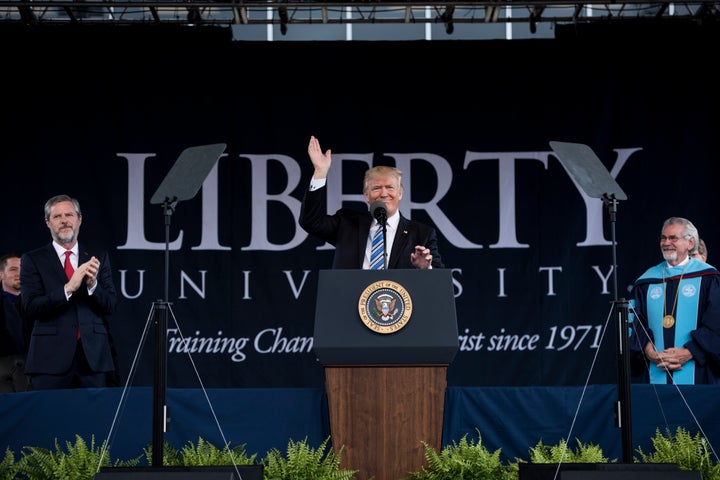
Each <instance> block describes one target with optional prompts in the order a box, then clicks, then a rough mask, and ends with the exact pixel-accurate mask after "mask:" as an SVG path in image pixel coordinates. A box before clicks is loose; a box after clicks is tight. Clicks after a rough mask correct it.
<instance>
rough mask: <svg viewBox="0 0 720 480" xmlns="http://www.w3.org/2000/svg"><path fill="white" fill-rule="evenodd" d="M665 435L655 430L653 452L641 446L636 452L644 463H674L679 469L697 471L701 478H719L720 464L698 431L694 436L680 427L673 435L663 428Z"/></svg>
mask: <svg viewBox="0 0 720 480" xmlns="http://www.w3.org/2000/svg"><path fill="white" fill-rule="evenodd" d="M665 433H666V435H662V434H661V433H660V429H657V430H655V436H654V437H653V438H652V444H653V448H654V450H655V451H654V452H652V453H648V454H646V453H645V452H643V450H642V448H641V447H638V449H637V453H638V455H639V459H640V461H641V462H644V463H675V464H677V465H678V466H679V467H680V470H690V471H698V472H700V473H701V474H702V478H703V480H720V464H718V463H717V461H713V455H712V451H711V449H710V447H709V446H708V443H707V440H706V439H705V437H703V436H700V432H698V433H696V434H695V435H694V436H693V435H691V434H690V433H689V432H688V431H687V430H685V429H684V428H682V427H678V428H677V430H676V431H675V435H673V434H671V433H670V431H669V430H667V429H666V430H665Z"/></svg>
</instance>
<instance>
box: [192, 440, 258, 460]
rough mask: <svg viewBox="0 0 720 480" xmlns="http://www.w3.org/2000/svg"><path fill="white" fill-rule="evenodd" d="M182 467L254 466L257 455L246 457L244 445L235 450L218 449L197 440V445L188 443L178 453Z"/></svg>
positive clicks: (204, 441)
mask: <svg viewBox="0 0 720 480" xmlns="http://www.w3.org/2000/svg"><path fill="white" fill-rule="evenodd" d="M180 455H181V457H182V462H183V465H185V466H199V465H254V464H255V457H256V456H257V454H253V455H251V456H248V455H247V453H246V452H245V445H239V446H237V447H235V448H232V449H231V448H230V447H229V446H228V447H225V448H223V449H219V448H217V447H216V446H214V445H213V444H211V443H209V442H207V441H206V440H203V439H202V438H198V442H197V445H193V444H192V442H188V443H187V444H186V445H185V446H184V447H183V448H182V449H181V451H180Z"/></svg>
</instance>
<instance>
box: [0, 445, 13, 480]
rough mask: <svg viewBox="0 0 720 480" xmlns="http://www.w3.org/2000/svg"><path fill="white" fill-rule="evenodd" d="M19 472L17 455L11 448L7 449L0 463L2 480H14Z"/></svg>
mask: <svg viewBox="0 0 720 480" xmlns="http://www.w3.org/2000/svg"><path fill="white" fill-rule="evenodd" d="M15 472H17V465H16V464H15V454H14V453H13V451H12V450H10V449H9V448H5V456H4V457H3V459H2V462H0V480H13V478H15Z"/></svg>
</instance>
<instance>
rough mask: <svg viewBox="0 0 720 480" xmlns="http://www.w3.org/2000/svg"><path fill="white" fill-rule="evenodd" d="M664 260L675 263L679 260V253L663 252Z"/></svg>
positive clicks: (672, 251) (673, 251)
mask: <svg viewBox="0 0 720 480" xmlns="http://www.w3.org/2000/svg"><path fill="white" fill-rule="evenodd" d="M663 258H664V259H665V260H666V261H668V262H674V261H676V260H677V251H675V250H663Z"/></svg>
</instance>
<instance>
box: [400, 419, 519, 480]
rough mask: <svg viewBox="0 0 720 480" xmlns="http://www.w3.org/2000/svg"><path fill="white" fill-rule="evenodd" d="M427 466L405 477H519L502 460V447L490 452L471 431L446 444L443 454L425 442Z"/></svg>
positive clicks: (509, 479)
mask: <svg viewBox="0 0 720 480" xmlns="http://www.w3.org/2000/svg"><path fill="white" fill-rule="evenodd" d="M423 445H424V446H425V460H426V461H427V466H423V467H420V469H419V470H417V471H415V472H411V473H410V475H409V476H407V477H405V480H512V479H514V478H517V477H516V476H515V475H514V474H513V472H512V471H511V470H509V469H508V468H507V466H506V465H504V464H503V463H502V461H501V459H500V453H501V449H497V450H495V451H494V452H490V451H488V450H487V448H485V447H484V446H483V445H482V438H481V436H480V432H479V431H478V439H477V442H475V441H473V440H468V438H467V434H465V435H463V437H462V438H461V439H460V441H459V442H453V443H452V444H451V445H446V446H445V447H444V448H442V450H441V451H440V453H438V452H437V451H436V450H435V449H434V448H433V447H431V446H430V445H428V444H427V443H426V442H423Z"/></svg>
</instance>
